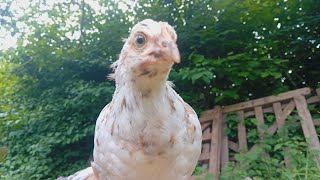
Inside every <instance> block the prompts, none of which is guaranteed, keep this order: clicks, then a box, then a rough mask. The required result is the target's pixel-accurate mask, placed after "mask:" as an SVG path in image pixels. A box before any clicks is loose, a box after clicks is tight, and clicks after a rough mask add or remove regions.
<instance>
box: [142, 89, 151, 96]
mask: <svg viewBox="0 0 320 180" xmlns="http://www.w3.org/2000/svg"><path fill="white" fill-rule="evenodd" d="M150 93H151V89H148V90H147V91H146V92H142V94H141V97H142V98H147V97H149V95H150Z"/></svg>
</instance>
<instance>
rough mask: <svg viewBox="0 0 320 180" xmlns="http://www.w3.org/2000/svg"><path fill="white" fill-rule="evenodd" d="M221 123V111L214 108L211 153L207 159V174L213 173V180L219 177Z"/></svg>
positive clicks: (218, 108) (216, 107)
mask: <svg viewBox="0 0 320 180" xmlns="http://www.w3.org/2000/svg"><path fill="white" fill-rule="evenodd" d="M222 122H223V116H222V109H221V107H220V106H215V108H214V109H213V121H212V133H211V135H212V137H211V151H210V159H209V172H211V173H214V175H215V180H218V179H219V175H220V157H221V138H222V128H223V124H222Z"/></svg>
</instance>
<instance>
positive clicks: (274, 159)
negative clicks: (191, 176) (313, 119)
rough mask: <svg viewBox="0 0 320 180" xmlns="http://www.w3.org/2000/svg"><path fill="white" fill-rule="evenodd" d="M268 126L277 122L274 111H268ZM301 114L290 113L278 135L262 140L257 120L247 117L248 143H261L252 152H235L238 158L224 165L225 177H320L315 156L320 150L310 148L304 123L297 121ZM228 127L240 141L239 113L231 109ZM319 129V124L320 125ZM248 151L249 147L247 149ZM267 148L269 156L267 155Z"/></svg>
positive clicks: (227, 129)
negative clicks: (288, 165) (287, 159)
mask: <svg viewBox="0 0 320 180" xmlns="http://www.w3.org/2000/svg"><path fill="white" fill-rule="evenodd" d="M264 118H265V124H266V125H265V127H261V128H262V129H264V130H267V127H269V126H270V125H271V124H273V123H274V122H275V117H274V115H273V114H266V115H265V117H264ZM299 120H300V117H299V116H298V115H297V113H296V112H294V113H293V115H289V116H288V117H287V120H286V124H285V126H284V127H283V128H281V129H279V130H278V131H277V132H276V133H275V134H274V135H269V134H268V133H265V134H264V136H263V137H264V139H263V140H261V139H260V138H259V136H258V132H257V131H256V127H257V120H256V119H255V118H250V117H249V118H246V119H245V125H246V128H247V129H248V132H247V140H248V146H249V147H252V146H253V145H255V144H257V143H259V144H260V146H258V147H256V148H255V149H254V150H252V151H249V152H248V153H245V154H241V153H235V152H231V153H230V154H231V156H233V157H234V160H235V161H231V162H229V164H228V165H227V166H226V167H224V168H223V171H222V175H221V176H220V178H221V179H235V180H236V179H239V180H240V179H245V178H246V177H250V178H253V179H283V180H285V179H318V178H319V177H320V173H319V172H320V171H319V170H320V164H319V162H318V161H317V160H316V159H315V156H318V155H319V152H317V151H311V150H308V145H307V142H306V140H305V138H304V136H303V132H302V129H301V126H300V124H299V123H298V122H297V121H299ZM226 121H227V124H228V127H227V128H226V132H227V134H228V136H229V138H230V140H234V141H236V139H237V136H236V132H237V128H235V127H236V125H237V123H238V122H239V120H238V118H237V116H236V114H234V113H230V114H228V115H227V118H226ZM318 129H319V128H318ZM284 149H286V151H284ZM245 151H246V152H247V150H245ZM264 152H267V153H268V154H269V156H265V155H264ZM284 156H287V157H288V158H289V159H290V167H289V168H288V167H286V166H285V160H284Z"/></svg>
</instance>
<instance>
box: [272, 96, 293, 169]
mask: <svg viewBox="0 0 320 180" xmlns="http://www.w3.org/2000/svg"><path fill="white" fill-rule="evenodd" d="M289 104H290V103H289ZM291 104H293V101H292V102H291ZM286 108H287V111H288V109H289V108H290V105H288V106H286ZM273 109H274V113H275V116H276V123H277V126H278V131H279V130H280V129H281V128H282V127H283V126H284V124H285V119H286V117H287V114H286V113H287V112H284V111H282V107H281V103H279V102H276V103H273ZM285 136H286V137H287V135H285ZM283 151H284V152H285V153H284V154H285V155H284V162H285V164H286V167H287V168H290V167H291V159H290V157H289V153H288V152H289V148H287V147H286V148H283Z"/></svg>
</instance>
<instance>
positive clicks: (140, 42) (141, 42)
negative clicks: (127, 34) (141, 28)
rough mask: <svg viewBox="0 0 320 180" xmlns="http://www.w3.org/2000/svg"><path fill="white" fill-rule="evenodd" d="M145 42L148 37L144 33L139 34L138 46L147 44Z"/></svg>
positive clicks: (137, 37) (137, 38)
mask: <svg viewBox="0 0 320 180" xmlns="http://www.w3.org/2000/svg"><path fill="white" fill-rule="evenodd" d="M145 42H146V38H145V36H144V35H142V34H138V35H137V36H136V45H137V46H138V47H141V46H143V45H144V44H145Z"/></svg>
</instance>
